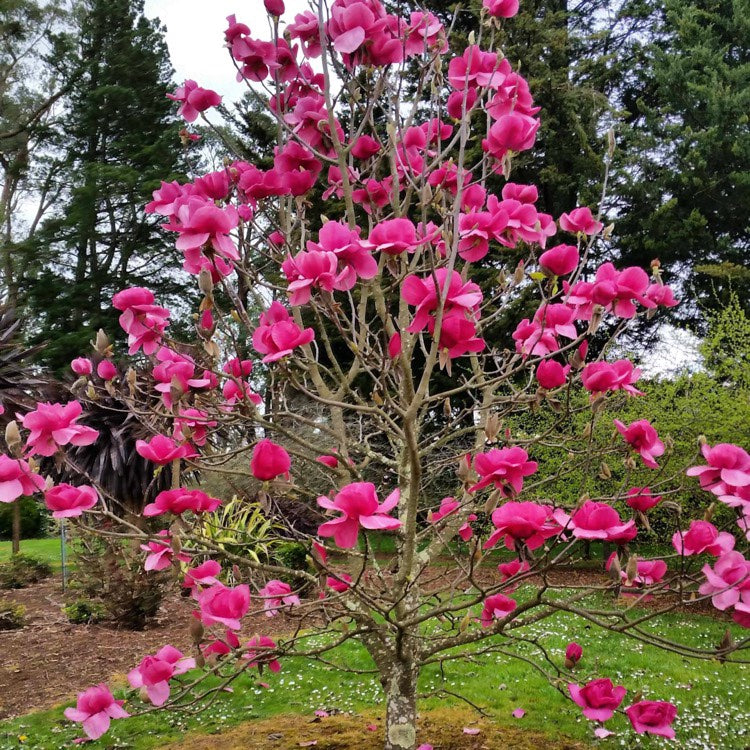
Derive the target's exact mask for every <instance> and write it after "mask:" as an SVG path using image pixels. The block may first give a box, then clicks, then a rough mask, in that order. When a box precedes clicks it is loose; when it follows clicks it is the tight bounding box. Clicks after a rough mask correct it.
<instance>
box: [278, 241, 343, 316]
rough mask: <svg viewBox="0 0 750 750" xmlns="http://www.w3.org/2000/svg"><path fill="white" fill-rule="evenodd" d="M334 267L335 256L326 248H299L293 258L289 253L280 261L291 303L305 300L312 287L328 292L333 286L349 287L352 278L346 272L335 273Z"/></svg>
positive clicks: (301, 302)
mask: <svg viewBox="0 0 750 750" xmlns="http://www.w3.org/2000/svg"><path fill="white" fill-rule="evenodd" d="M338 268H339V263H338V258H337V257H336V255H335V254H334V253H330V252H318V251H313V252H307V251H305V250H300V252H298V253H297V255H295V256H294V257H293V258H292V257H291V256H289V257H288V258H287V259H286V260H285V261H284V262H283V263H282V264H281V270H282V271H283V272H284V275H285V276H286V278H287V281H288V282H289V283H288V286H287V292H288V293H289V302H290V303H291V304H292V305H294V306H297V305H305V304H307V303H308V302H309V301H310V296H311V293H312V290H313V289H322V290H323V291H325V292H329V293H330V292H333V291H334V289H340V290H343V291H345V290H347V289H351V288H352V286H353V285H354V284H353V281H354V279H352V277H351V275H350V274H344V275H342V274H343V272H342V274H339V270H338ZM350 282H351V283H350Z"/></svg>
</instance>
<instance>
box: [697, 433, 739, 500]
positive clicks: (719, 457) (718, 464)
mask: <svg viewBox="0 0 750 750" xmlns="http://www.w3.org/2000/svg"><path fill="white" fill-rule="evenodd" d="M701 453H703V457H704V458H705V459H706V462H707V464H708V465H707V466H691V467H690V468H689V469H688V470H687V472H686V473H687V475H688V476H690V477H698V479H699V480H700V483H701V487H702V488H703V489H704V490H708V491H709V492H713V493H714V494H715V495H718V496H719V497H720V499H721V500H722V502H725V503H727V505H732V506H740V507H742V506H743V505H744V504H745V502H747V501H746V500H745V498H744V497H743V496H742V494H741V493H740V492H738V488H743V487H748V486H750V455H748V453H747V451H745V450H744V449H743V448H740V446H739V445H734V444H733V443H717V444H716V445H714V446H713V448H712V447H711V446H710V445H708V444H705V445H703V446H701Z"/></svg>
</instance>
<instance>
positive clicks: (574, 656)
mask: <svg viewBox="0 0 750 750" xmlns="http://www.w3.org/2000/svg"><path fill="white" fill-rule="evenodd" d="M582 656H583V649H582V648H581V647H580V646H579V645H578V644H577V643H576V642H575V641H571V642H570V643H569V644H568V645H567V648H566V649H565V666H566V667H567V668H568V669H572V668H573V667H574V666H575V665H576V664H578V662H579V661H581V657H582Z"/></svg>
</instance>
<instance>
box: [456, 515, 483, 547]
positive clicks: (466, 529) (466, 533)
mask: <svg viewBox="0 0 750 750" xmlns="http://www.w3.org/2000/svg"><path fill="white" fill-rule="evenodd" d="M477 518H478V516H477V514H476V513H469V515H468V516H466V523H465V524H464V525H463V526H461V528H460V529H459V530H458V535H459V536H460V537H461V539H463V540H464V541H465V542H468V541H469V539H471V537H473V536H474V529H472V528H471V524H472V523H473V522H474V521H476V520H477Z"/></svg>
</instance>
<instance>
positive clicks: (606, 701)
mask: <svg viewBox="0 0 750 750" xmlns="http://www.w3.org/2000/svg"><path fill="white" fill-rule="evenodd" d="M568 690H569V691H570V697H571V698H572V699H573V702H574V703H577V704H578V705H579V706H580V707H581V708H582V709H583V715H584V716H585V717H586V718H587V719H591V720H592V721H607V719H611V718H612V716H613V715H614V713H615V709H616V708H617V707H618V706H619V705H620V704H621V703H622V699H623V698H624V697H625V693H626V692H627V691H626V690H625V688H624V687H622V685H618V686H617V687H615V686H614V685H613V684H612V680H610V679H609V678H608V677H605V678H602V679H599V680H591V682H588V683H587V684H586V685H584V686H583V687H580V686H579V685H576V684H575V683H572V682H571V683H568Z"/></svg>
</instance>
